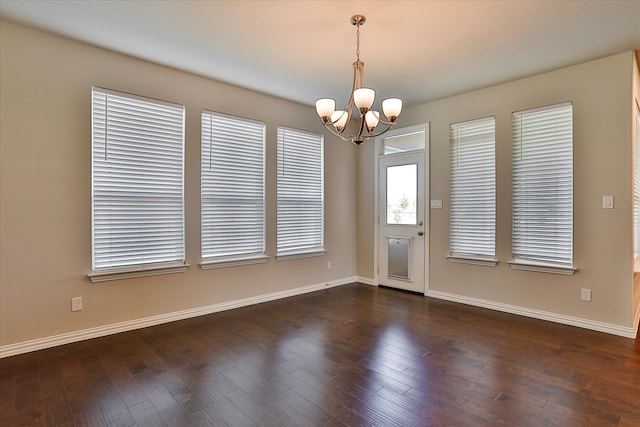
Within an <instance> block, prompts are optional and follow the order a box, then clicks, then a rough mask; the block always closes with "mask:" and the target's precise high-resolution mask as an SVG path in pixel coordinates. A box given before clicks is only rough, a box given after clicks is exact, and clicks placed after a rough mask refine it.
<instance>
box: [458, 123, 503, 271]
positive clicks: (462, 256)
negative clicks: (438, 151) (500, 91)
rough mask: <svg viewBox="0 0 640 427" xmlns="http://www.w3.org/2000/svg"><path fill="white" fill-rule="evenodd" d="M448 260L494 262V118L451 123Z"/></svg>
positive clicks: (475, 262) (488, 263) (477, 262)
mask: <svg viewBox="0 0 640 427" xmlns="http://www.w3.org/2000/svg"><path fill="white" fill-rule="evenodd" d="M450 141H451V143H450V146H449V149H450V162H451V167H450V173H451V184H450V192H451V211H450V216H451V218H450V244H451V254H450V255H449V257H448V258H449V260H450V261H453V262H469V263H474V264H486V265H496V263H497V262H496V260H495V255H496V156H495V151H496V150H495V146H496V139H495V118H494V117H487V118H483V119H478V120H472V121H467V122H462V123H454V124H452V125H451V126H450Z"/></svg>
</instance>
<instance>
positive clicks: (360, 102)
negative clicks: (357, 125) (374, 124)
mask: <svg viewBox="0 0 640 427" xmlns="http://www.w3.org/2000/svg"><path fill="white" fill-rule="evenodd" d="M375 97H376V91H375V90H373V89H369V88H368V87H361V88H360V89H356V90H355V91H354V92H353V102H354V103H355V104H356V107H358V108H359V109H360V110H362V109H365V110H368V109H369V108H371V106H372V105H373V100H374V99H375Z"/></svg>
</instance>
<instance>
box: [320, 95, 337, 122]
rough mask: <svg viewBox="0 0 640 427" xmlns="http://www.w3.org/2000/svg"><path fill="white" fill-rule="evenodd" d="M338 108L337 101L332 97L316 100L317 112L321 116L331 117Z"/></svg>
mask: <svg viewBox="0 0 640 427" xmlns="http://www.w3.org/2000/svg"><path fill="white" fill-rule="evenodd" d="M335 109H336V101H335V100H334V99H331V98H322V99H318V100H317V101H316V112H317V113H318V115H319V116H320V117H321V118H325V117H331V115H332V114H333V112H334V111H335Z"/></svg>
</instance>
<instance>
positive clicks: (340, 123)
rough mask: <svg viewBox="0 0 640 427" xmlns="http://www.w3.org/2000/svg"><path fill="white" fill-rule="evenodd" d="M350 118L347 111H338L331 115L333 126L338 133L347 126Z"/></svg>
mask: <svg viewBox="0 0 640 427" xmlns="http://www.w3.org/2000/svg"><path fill="white" fill-rule="evenodd" d="M348 118H349V115H348V114H347V112H346V111H344V110H337V111H334V112H333V114H332V115H331V123H333V126H334V127H335V128H336V129H337V130H338V132H341V131H342V130H343V129H344V127H345V126H346V124H347V119H348Z"/></svg>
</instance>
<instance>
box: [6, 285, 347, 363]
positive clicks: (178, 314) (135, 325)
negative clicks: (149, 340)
mask: <svg viewBox="0 0 640 427" xmlns="http://www.w3.org/2000/svg"><path fill="white" fill-rule="evenodd" d="M356 281H357V278H356V277H346V278H344V279H337V280H332V281H329V282H323V283H318V284H315V285H308V286H302V287H300V288H293V289H288V290H285V291H279V292H273V293H270V294H264V295H257V296H254V297H249V298H242V299H239V300H235V301H228V302H223V303H218V304H213V305H208V306H204V307H196V308H190V309H187V310H181V311H175V312H172V313H165V314H158V315H155V316H150V317H145V318H142V319H134V320H128V321H126V322H119V323H113V324H111V325H103V326H96V327H93V328H89V329H83V330H79V331H73V332H67V333H64V334H59V335H52V336H49V337H43V338H36V339H34V340H29V341H23V342H19V343H15V344H8V345H4V346H1V347H0V358H3V357H9V356H15V355H18V354H23V353H28V352H31V351H36V350H42V349H45V348H50V347H56V346H59V345H63V344H69V343H72V342H77V341H84V340H88V339H92V338H98V337H104V336H107V335H112V334H117V333H119V332H127V331H133V330H135V329H141V328H146V327H149V326H155V325H160V324H163V323H169V322H175V321H177V320H184V319H189V318H192V317H198V316H204V315H206V314H212V313H217V312H220V311H225V310H232V309H234V308H240V307H246V306H249V305H254V304H260V303H263V302H268V301H274V300H278V299H282V298H289V297H292V296H296V295H302V294H306V293H309V292H316V291H320V290H323V289H328V288H333V287H336V286H341V285H346V284H349V283H354V282H356Z"/></svg>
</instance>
